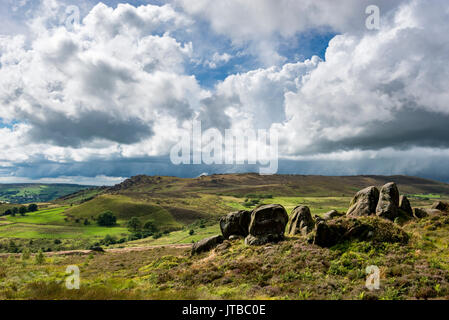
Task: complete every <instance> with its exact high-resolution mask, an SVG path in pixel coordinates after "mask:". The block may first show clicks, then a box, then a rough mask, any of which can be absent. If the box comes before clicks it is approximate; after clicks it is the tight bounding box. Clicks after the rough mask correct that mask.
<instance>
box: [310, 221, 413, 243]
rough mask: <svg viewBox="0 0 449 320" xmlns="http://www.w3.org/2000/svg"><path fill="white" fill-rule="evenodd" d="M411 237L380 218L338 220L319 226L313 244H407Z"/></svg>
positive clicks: (322, 223)
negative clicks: (349, 242)
mask: <svg viewBox="0 0 449 320" xmlns="http://www.w3.org/2000/svg"><path fill="white" fill-rule="evenodd" d="M408 240H409V236H408V235H407V233H406V232H404V231H403V230H402V229H401V228H400V227H398V226H396V225H395V224H394V223H392V222H391V221H388V220H385V219H380V218H378V217H359V218H347V217H345V218H343V217H342V218H338V219H335V220H331V221H328V222H321V223H319V224H317V226H316V229H315V235H314V239H313V243H314V244H316V245H319V246H321V247H332V246H334V245H336V244H338V243H342V242H345V241H371V242H374V243H380V242H388V243H404V244H405V243H407V242H408Z"/></svg>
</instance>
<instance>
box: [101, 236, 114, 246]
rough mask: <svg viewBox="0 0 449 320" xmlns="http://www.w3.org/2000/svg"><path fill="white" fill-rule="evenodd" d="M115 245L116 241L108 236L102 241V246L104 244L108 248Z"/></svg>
mask: <svg viewBox="0 0 449 320" xmlns="http://www.w3.org/2000/svg"><path fill="white" fill-rule="evenodd" d="M116 243H117V240H116V239H115V238H114V237H113V236H111V235H109V234H107V235H106V236H105V237H104V239H103V244H105V245H107V246H109V245H111V244H116Z"/></svg>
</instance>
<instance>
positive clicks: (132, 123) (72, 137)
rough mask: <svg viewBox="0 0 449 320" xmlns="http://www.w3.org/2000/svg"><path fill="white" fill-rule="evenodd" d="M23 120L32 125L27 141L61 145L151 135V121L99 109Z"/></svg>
mask: <svg viewBox="0 0 449 320" xmlns="http://www.w3.org/2000/svg"><path fill="white" fill-rule="evenodd" d="M26 119H28V122H29V123H30V124H32V127H31V129H30V131H29V132H28V139H29V140H31V141H33V142H37V143H42V142H49V143H52V144H54V145H58V146H64V147H79V146H81V145H82V144H83V143H85V142H90V141H92V140H94V139H106V140H110V141H113V142H118V143H123V144H132V143H136V142H139V141H141V140H142V139H144V138H148V137H150V136H152V135H153V130H152V123H148V122H143V121H142V120H141V119H138V118H128V119H121V118H119V117H115V116H114V115H113V114H111V113H109V112H103V111H94V110H91V111H80V112H79V114H78V115H77V117H76V118H69V117H67V116H66V115H65V114H61V113H58V112H47V113H46V115H45V119H41V118H38V117H36V116H33V115H27V117H26Z"/></svg>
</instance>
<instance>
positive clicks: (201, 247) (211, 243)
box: [192, 235, 224, 255]
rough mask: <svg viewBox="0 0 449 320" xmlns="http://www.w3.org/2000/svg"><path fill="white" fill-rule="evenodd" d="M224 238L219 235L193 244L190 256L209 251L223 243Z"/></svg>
mask: <svg viewBox="0 0 449 320" xmlns="http://www.w3.org/2000/svg"><path fill="white" fill-rule="evenodd" d="M223 241H224V238H223V236H221V235H216V236H213V237H210V238H206V239H203V240H200V241H198V242H195V243H194V244H193V246H192V255H194V254H198V253H201V252H205V251H210V250H212V249H213V248H215V247H216V246H218V245H219V244H220V243H223Z"/></svg>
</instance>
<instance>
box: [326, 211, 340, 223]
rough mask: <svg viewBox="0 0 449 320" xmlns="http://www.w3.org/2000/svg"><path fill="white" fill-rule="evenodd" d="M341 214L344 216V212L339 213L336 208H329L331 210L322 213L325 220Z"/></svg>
mask: <svg viewBox="0 0 449 320" xmlns="http://www.w3.org/2000/svg"><path fill="white" fill-rule="evenodd" d="M341 216H344V213H340V212H338V211H337V210H331V211H329V212H326V213H325V214H323V219H324V220H326V221H327V220H332V219H334V218H338V217H341Z"/></svg>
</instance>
